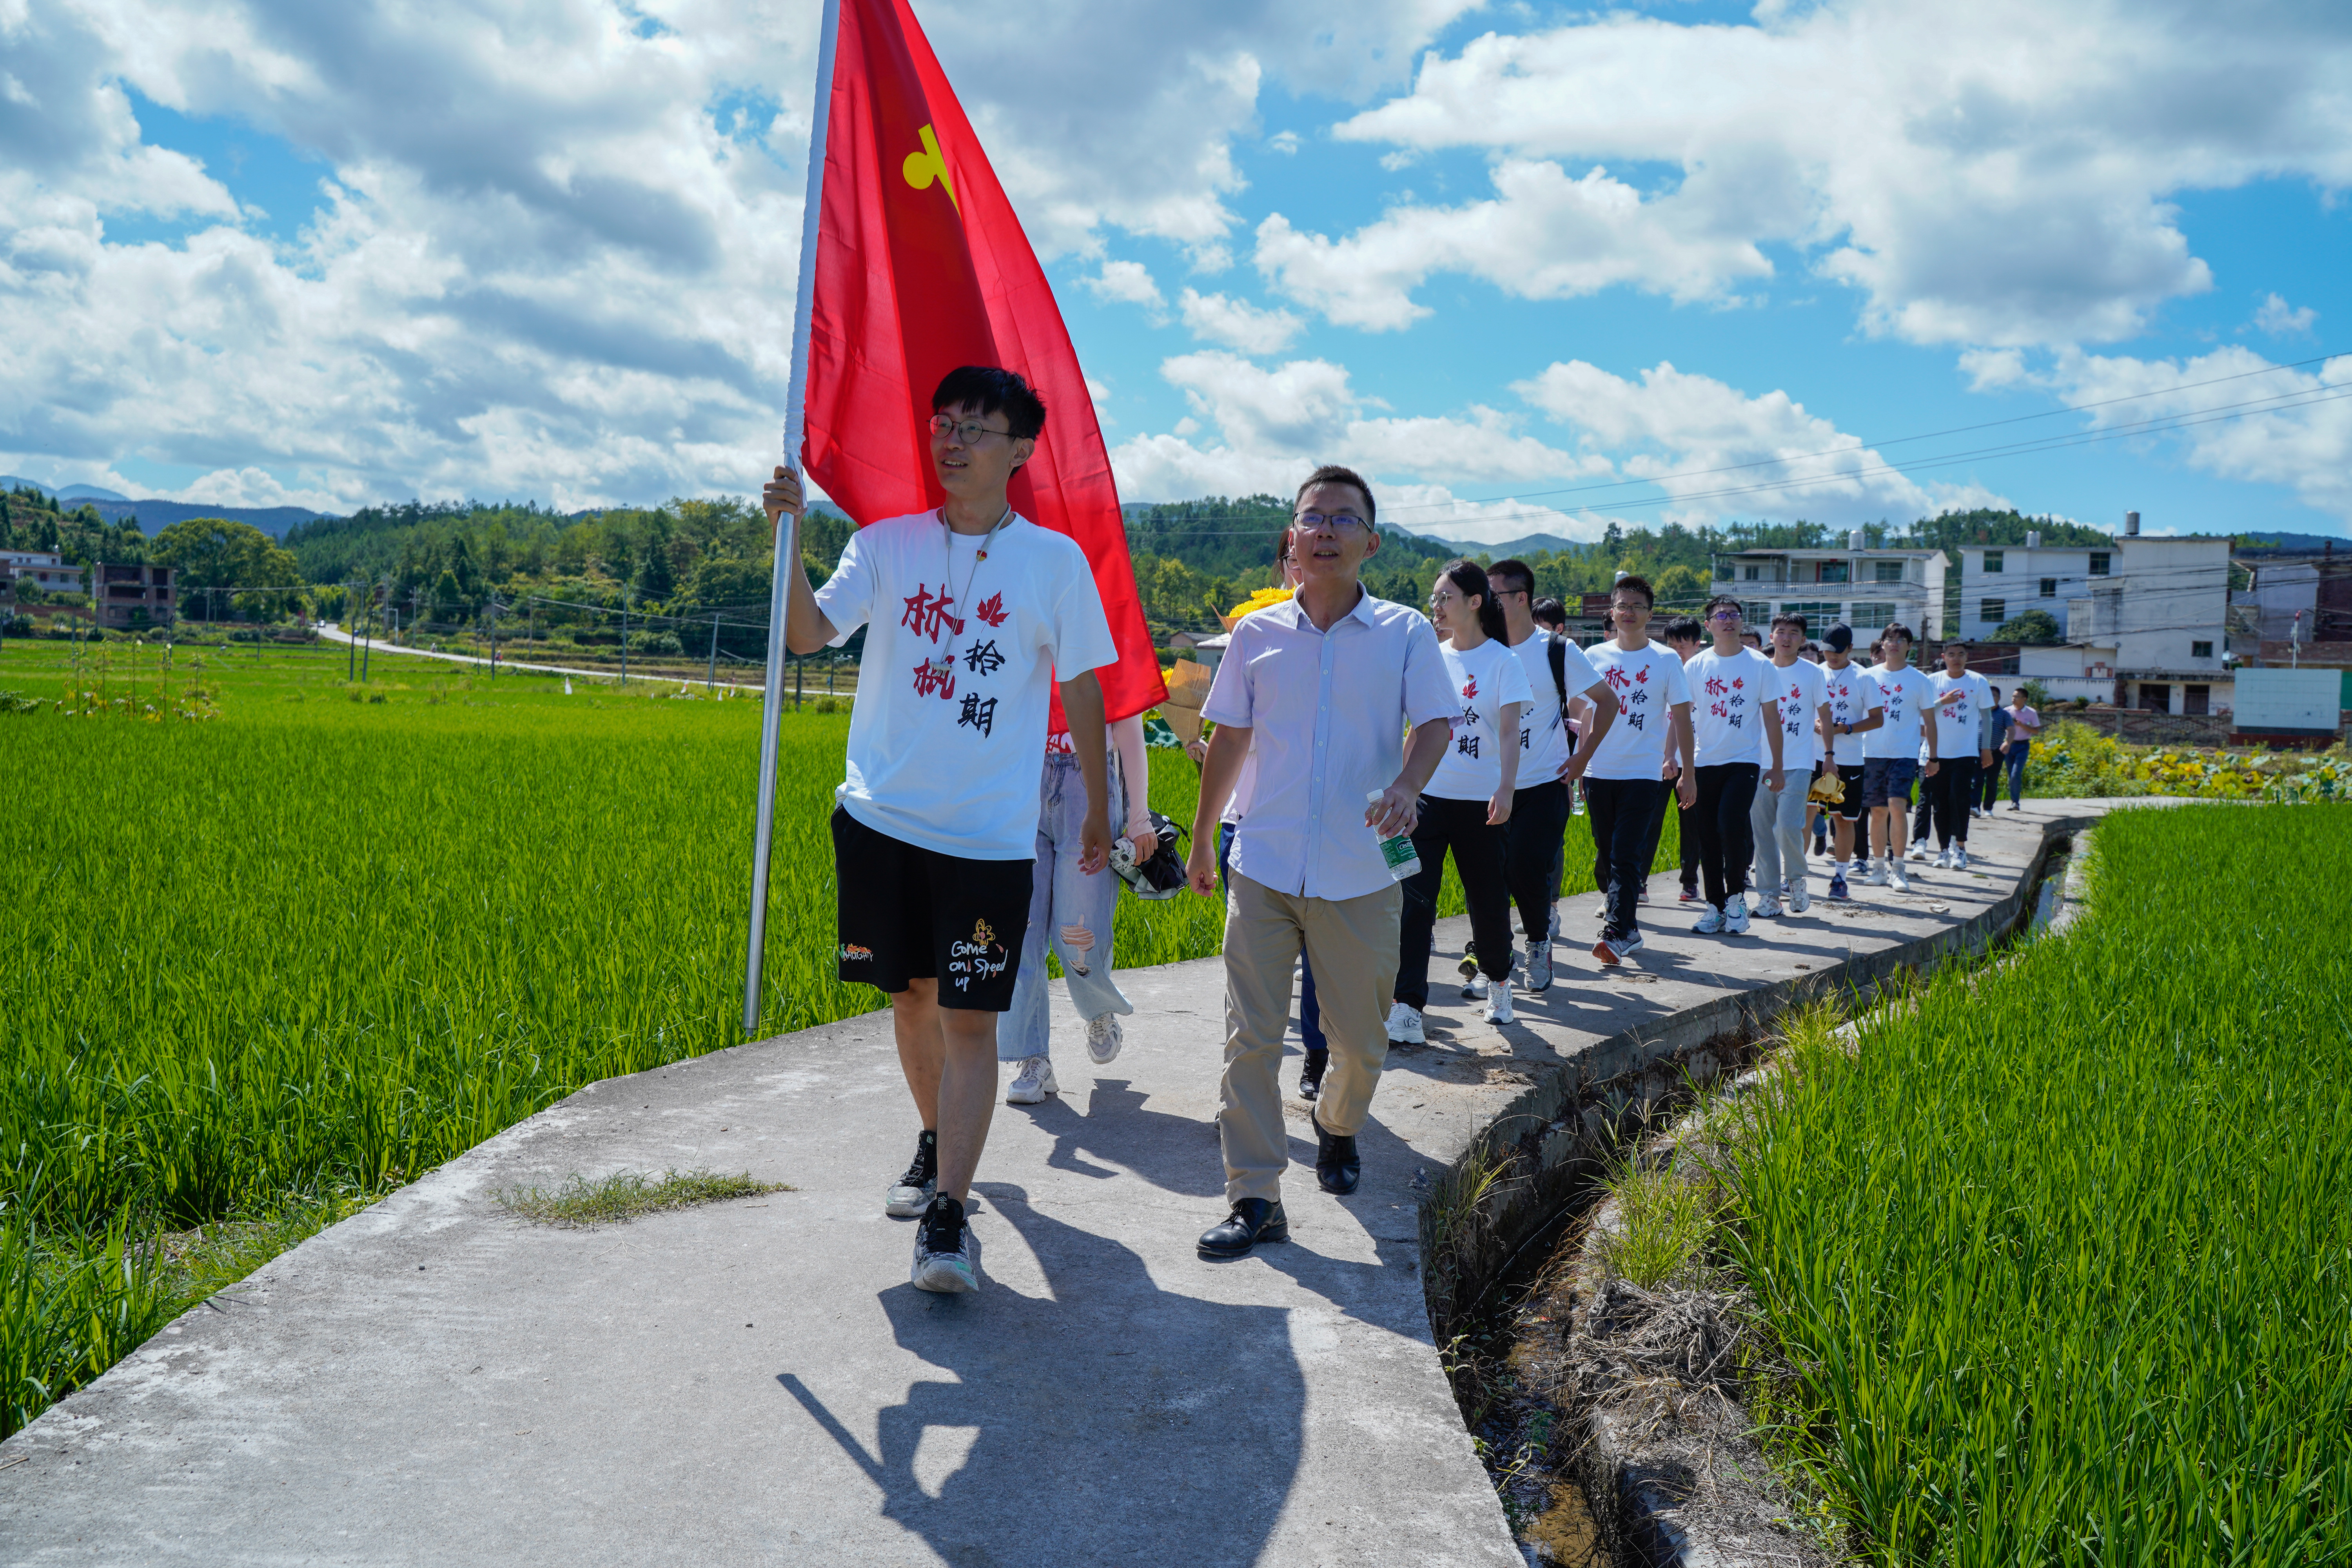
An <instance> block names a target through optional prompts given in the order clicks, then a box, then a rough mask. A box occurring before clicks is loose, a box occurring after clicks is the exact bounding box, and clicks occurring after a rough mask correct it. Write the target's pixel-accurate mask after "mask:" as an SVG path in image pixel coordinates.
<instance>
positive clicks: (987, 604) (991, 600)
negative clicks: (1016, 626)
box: [972, 594, 1004, 626]
mask: <svg viewBox="0 0 2352 1568" xmlns="http://www.w3.org/2000/svg"><path fill="white" fill-rule="evenodd" d="M972 614H973V615H975V616H979V617H980V618H981V619H982V620H983V621H986V622H987V623H988V624H989V625H990V626H1003V624H1004V595H1002V594H991V595H989V596H988V597H987V598H985V599H982V601H981V602H980V607H979V608H977V609H975V610H973V611H972Z"/></svg>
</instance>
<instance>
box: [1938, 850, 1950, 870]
mask: <svg viewBox="0 0 2352 1568" xmlns="http://www.w3.org/2000/svg"><path fill="white" fill-rule="evenodd" d="M1951 868H1952V851H1951V849H1950V847H1946V848H1945V849H1944V851H1943V852H1942V853H1941V854H1939V855H1937V857H1936V869H1937V870H1938V871H1948V870H1950V869H1951Z"/></svg>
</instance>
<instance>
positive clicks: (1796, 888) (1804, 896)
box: [1789, 877, 1813, 915]
mask: <svg viewBox="0 0 2352 1568" xmlns="http://www.w3.org/2000/svg"><path fill="white" fill-rule="evenodd" d="M1812 907H1813V895H1812V894H1811V893H1809V892H1807V891H1806V890H1805V879H1803V878H1802V877H1800V878H1798V879H1796V880H1795V881H1793V882H1791V883H1790V884H1789V912H1790V914H1792V915H1801V914H1803V913H1804V912H1805V911H1806V910H1810V909H1811V908H1812Z"/></svg>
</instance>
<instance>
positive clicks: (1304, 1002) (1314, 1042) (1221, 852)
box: [1217, 822, 1331, 1061]
mask: <svg viewBox="0 0 2352 1568" xmlns="http://www.w3.org/2000/svg"><path fill="white" fill-rule="evenodd" d="M1233 856H1234V825H1233V824H1232V823H1230V822H1220V823H1219V824H1217V889H1218V891H1220V892H1222V891H1223V890H1224V886H1225V862H1226V861H1228V860H1230V859H1232V858H1233ZM1298 1037H1299V1039H1300V1040H1302V1041H1304V1042H1305V1044H1306V1046H1307V1055H1308V1056H1309V1057H1312V1058H1314V1059H1315V1060H1317V1061H1322V1060H1324V1059H1326V1058H1328V1057H1329V1056H1330V1054H1331V1046H1330V1042H1329V1041H1328V1040H1326V1039H1325V1038H1324V1037H1323V1006H1322V1004H1321V1003H1319V1002H1318V1001H1316V1000H1315V967H1314V965H1312V964H1310V963H1307V952H1306V950H1305V949H1303V948H1302V949H1300V951H1299V954H1298Z"/></svg>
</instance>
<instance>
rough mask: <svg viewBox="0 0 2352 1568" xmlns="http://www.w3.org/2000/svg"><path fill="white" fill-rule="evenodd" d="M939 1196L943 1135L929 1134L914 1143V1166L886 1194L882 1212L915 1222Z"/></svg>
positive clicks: (909, 1167) (892, 1216)
mask: <svg viewBox="0 0 2352 1568" xmlns="http://www.w3.org/2000/svg"><path fill="white" fill-rule="evenodd" d="M939 1192H940V1135H939V1134H938V1133H936V1132H926V1133H924V1134H923V1135H922V1136H921V1137H919V1138H918V1139H916V1140H915V1163H913V1164H911V1165H908V1167H907V1172H906V1174H904V1175H902V1176H900V1177H899V1178H898V1180H897V1181H896V1182H893V1183H892V1184H890V1190H889V1191H888V1192H887V1193H886V1194H883V1198H882V1212H883V1213H884V1214H887V1215H889V1216H890V1217H891V1218H893V1219H914V1218H916V1217H917V1216H918V1215H921V1214H923V1213H924V1212H925V1211H927V1210H928V1209H929V1208H930V1206H931V1200H932V1199H933V1198H935V1197H937V1196H938V1195H939Z"/></svg>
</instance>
